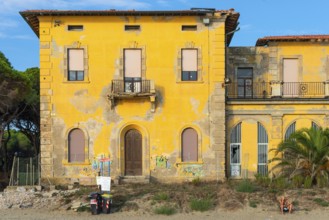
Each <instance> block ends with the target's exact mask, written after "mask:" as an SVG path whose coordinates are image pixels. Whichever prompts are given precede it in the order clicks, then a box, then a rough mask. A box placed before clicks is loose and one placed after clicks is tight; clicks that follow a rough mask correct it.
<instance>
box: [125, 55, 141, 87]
mask: <svg viewBox="0 0 329 220" xmlns="http://www.w3.org/2000/svg"><path fill="white" fill-rule="evenodd" d="M141 80H142V50H141V49H125V50H124V81H125V92H140V91H141Z"/></svg>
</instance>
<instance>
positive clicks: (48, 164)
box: [39, 21, 53, 179]
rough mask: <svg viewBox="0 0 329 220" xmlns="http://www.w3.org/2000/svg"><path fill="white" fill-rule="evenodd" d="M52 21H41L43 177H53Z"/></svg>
mask: <svg viewBox="0 0 329 220" xmlns="http://www.w3.org/2000/svg"><path fill="white" fill-rule="evenodd" d="M50 30H51V23H50V21H49V22H40V32H39V35H40V132H41V140H40V154H41V178H42V179H47V178H52V177H53V144H52V119H51V99H52V89H51V83H52V76H51V60H50V56H51V48H50V45H51V43H50V42H51V36H50Z"/></svg>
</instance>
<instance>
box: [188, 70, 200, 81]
mask: <svg viewBox="0 0 329 220" xmlns="http://www.w3.org/2000/svg"><path fill="white" fill-rule="evenodd" d="M197 80H198V74H197V72H196V71H191V72H190V81H197Z"/></svg>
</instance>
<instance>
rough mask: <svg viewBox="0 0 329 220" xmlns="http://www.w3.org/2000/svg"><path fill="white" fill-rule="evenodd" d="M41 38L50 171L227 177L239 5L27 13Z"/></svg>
mask: <svg viewBox="0 0 329 220" xmlns="http://www.w3.org/2000/svg"><path fill="white" fill-rule="evenodd" d="M20 13H21V15H22V16H23V18H24V19H25V20H26V22H27V23H28V24H29V25H30V26H31V28H32V30H33V31H34V32H35V33H36V35H37V36H38V37H39V39H40V95H41V99H40V100H41V106H40V108H41V109H40V110H41V112H40V113H41V169H42V170H41V177H42V179H43V180H46V181H50V182H52V183H59V182H61V183H64V182H65V183H74V182H80V183H81V184H94V183H95V176H97V175H110V176H111V177H112V179H113V180H115V181H123V182H124V181H138V182H148V181H150V180H151V179H155V180H159V181H168V182H170V181H182V180H191V179H193V178H197V177H200V178H203V179H208V180H223V179H225V144H226V143H225V140H226V138H225V136H226V131H225V122H226V119H225V117H226V114H225V82H224V78H225V68H226V62H225V53H226V48H227V45H229V43H230V41H231V38H232V36H233V31H234V30H235V28H236V26H237V20H238V18H239V13H237V12H235V11H234V10H222V11H216V10H209V9H198V10H187V11H115V10H110V11H47V10H41V11H40V10H32V11H23V12H20Z"/></svg>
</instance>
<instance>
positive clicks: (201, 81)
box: [176, 80, 204, 84]
mask: <svg viewBox="0 0 329 220" xmlns="http://www.w3.org/2000/svg"><path fill="white" fill-rule="evenodd" d="M176 83H187V84H189V83H192V84H193V83H197V84H198V83H199V84H201V83H204V81H203V80H200V81H181V80H179V81H176Z"/></svg>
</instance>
